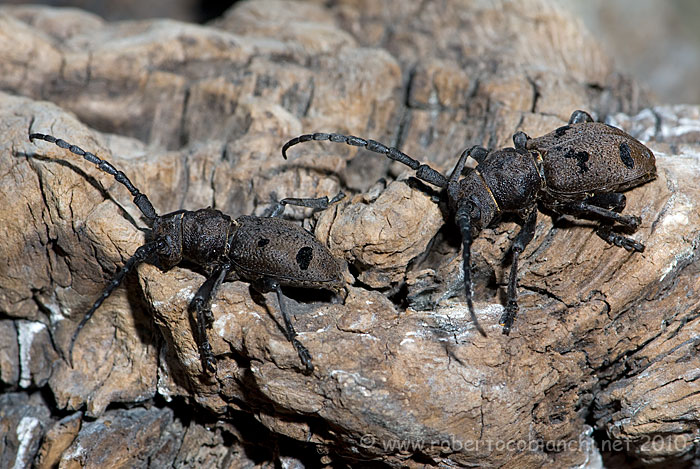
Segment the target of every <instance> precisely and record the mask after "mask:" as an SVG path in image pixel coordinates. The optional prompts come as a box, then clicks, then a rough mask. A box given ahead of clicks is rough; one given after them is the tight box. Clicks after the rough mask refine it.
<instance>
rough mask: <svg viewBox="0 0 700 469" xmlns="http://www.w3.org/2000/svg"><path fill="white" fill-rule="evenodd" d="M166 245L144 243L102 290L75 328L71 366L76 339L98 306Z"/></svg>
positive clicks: (157, 242) (159, 241) (71, 344)
mask: <svg viewBox="0 0 700 469" xmlns="http://www.w3.org/2000/svg"><path fill="white" fill-rule="evenodd" d="M164 245H165V241H163V240H156V241H151V242H149V243H146V244H144V245H143V246H141V247H139V248H138V249H137V250H136V252H135V253H134V255H133V256H131V257H130V258H129V260H127V261H126V263H124V265H123V266H122V268H121V269H119V271H118V272H117V273H116V274H115V275H114V277H113V278H112V280H111V281H110V282H109V285H107V286H106V287H105V289H104V290H103V291H102V294H101V295H100V297H99V298H98V299H97V300H96V301H95V303H94V304H93V305H92V308H90V310H89V311H88V312H87V313H85V316H84V317H83V319H82V320H81V321H80V323H79V324H78V327H77V328H76V329H75V332H74V333H73V337H71V340H70V346H69V347H68V361H69V363H70V366H71V367H72V366H73V346H74V345H75V341H76V339H77V338H78V334H80V331H81V330H82V329H83V327H84V326H85V324H86V323H87V322H88V321H89V320H90V318H91V317H92V315H93V314H95V311H97V308H99V307H100V305H101V304H102V302H103V301H104V300H106V299H107V298H108V297H109V295H111V294H112V292H113V291H114V289H115V288H117V287H118V286H119V285H120V284H121V283H122V280H124V276H125V275H126V274H127V273H128V272H129V271H130V270H131V269H133V268H134V267H136V266H137V265H139V264H141V263H143V262H146V261H147V260H148V259H149V258H150V257H151V256H153V254H155V253H156V252H157V251H158V250H159V249H161V248H162V247H163V246H164Z"/></svg>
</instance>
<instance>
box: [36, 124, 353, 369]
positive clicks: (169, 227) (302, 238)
mask: <svg viewBox="0 0 700 469" xmlns="http://www.w3.org/2000/svg"><path fill="white" fill-rule="evenodd" d="M29 139H30V141H31V140H34V139H40V140H45V141H47V142H49V143H54V144H56V145H58V146H59V147H61V148H65V149H67V150H69V151H70V152H72V153H74V154H76V155H79V156H82V157H83V158H85V159H86V160H87V161H89V162H90V163H93V164H95V165H96V166H97V168H98V169H100V170H102V171H104V172H105V173H107V174H110V175H112V176H114V179H115V180H116V181H117V182H119V183H121V184H123V185H124V186H125V187H126V188H127V189H128V190H129V192H131V195H132V196H133V197H134V203H135V204H136V206H137V207H138V208H139V210H140V211H141V213H142V214H143V216H144V217H145V218H146V220H147V222H148V224H149V225H150V226H151V240H150V241H148V242H147V243H146V244H144V245H143V246H141V247H139V248H138V249H137V250H136V252H135V253H134V255H133V256H131V257H130V258H129V259H128V260H127V261H126V263H125V264H124V266H123V267H122V268H121V269H119V271H117V273H116V274H115V275H114V277H113V278H112V280H111V281H110V282H109V284H108V285H107V287H105V289H104V290H103V292H102V294H101V295H100V297H99V298H98V299H97V300H96V301H95V303H94V304H93V305H92V307H91V308H90V310H89V311H88V312H87V313H86V314H85V316H84V317H83V319H82V320H81V321H80V323H79V324H78V327H77V329H76V330H75V332H74V333H73V336H72V338H71V341H70V348H69V352H68V355H69V360H70V363H71V366H72V364H73V346H74V345H75V341H76V339H77V338H78V334H79V333H80V331H81V330H82V328H83V327H84V326H85V324H86V323H87V322H88V321H89V320H90V318H91V317H92V315H93V314H94V313H95V311H96V310H97V308H99V307H100V305H101V304H102V302H103V301H104V300H105V299H107V297H108V296H109V295H110V294H111V293H112V292H113V291H114V289H115V288H117V287H118V286H119V284H120V283H121V282H122V280H123V279H124V276H125V275H126V274H127V273H128V272H129V271H130V270H131V269H133V268H134V267H136V266H137V265H138V264H141V263H142V262H146V261H149V260H153V259H157V260H158V262H159V264H160V267H161V268H162V269H163V270H168V269H170V268H172V267H174V266H176V265H177V264H179V263H180V262H182V261H189V262H191V263H193V264H195V265H197V266H199V267H200V268H202V270H203V271H204V272H205V274H206V277H207V280H206V281H205V282H204V284H202V286H201V287H200V288H199V290H197V293H195V295H194V297H193V298H192V301H191V302H190V305H189V311H190V312H191V313H194V314H196V318H197V331H196V334H197V336H196V341H197V345H198V347H199V353H200V358H201V361H202V365H203V368H204V369H205V370H207V371H208V372H210V373H214V372H215V371H216V359H215V358H214V355H213V353H212V350H211V345H210V344H209V339H208V338H207V329H209V328H211V326H212V324H213V321H214V316H213V315H212V312H211V302H212V299H213V298H214V297H215V295H216V292H217V290H218V289H219V287H220V286H221V283H222V282H223V281H224V280H237V279H241V280H244V281H248V282H250V283H251V285H252V287H253V288H254V289H255V290H257V291H259V292H261V293H266V292H270V291H274V292H276V293H277V300H278V302H279V308H280V313H281V314H282V319H283V320H284V332H285V336H286V337H287V339H288V340H289V341H290V342H291V343H292V345H293V346H294V348H295V349H296V351H297V353H298V354H299V358H300V359H301V362H302V363H303V365H304V367H305V372H306V373H311V372H312V371H313V364H312V362H311V354H310V353H309V351H308V350H307V349H306V347H304V345H302V344H301V342H299V340H298V339H297V333H296V331H295V330H294V326H293V325H292V321H291V319H290V317H289V312H288V311H287V310H286V308H285V305H284V301H283V297H284V295H283V294H282V290H281V288H280V287H281V286H291V287H303V288H316V289H326V290H330V291H332V292H334V293H336V294H341V293H342V291H343V289H344V285H345V283H344V279H343V276H342V273H341V269H340V266H339V265H338V263H337V262H336V260H335V259H334V258H333V256H332V255H331V253H330V251H329V250H328V249H327V248H326V247H325V246H324V245H323V244H321V243H320V242H319V241H318V240H317V239H316V238H315V237H314V236H313V235H312V234H311V233H309V232H308V231H306V230H305V229H303V228H302V227H300V226H298V225H296V224H294V223H292V222H290V221H287V220H283V219H281V218H276V217H277V216H279V215H281V214H282V212H283V211H284V207H285V205H288V204H290V205H299V206H304V207H312V208H319V209H323V208H326V207H328V205H330V204H332V203H335V202H337V201H338V200H340V199H342V198H343V197H344V194H343V193H342V192H341V193H339V194H338V195H337V196H336V197H334V198H333V199H332V200H331V201H329V200H328V198H327V197H322V198H318V199H296V198H288V199H283V200H281V201H280V202H279V203H277V204H276V205H275V206H273V208H272V210H269V211H268V213H267V215H269V216H263V217H256V216H241V217H238V218H236V219H235V220H233V219H231V217H229V216H228V215H226V214H224V213H222V212H220V211H219V210H215V209H213V208H211V207H209V208H205V209H200V210H197V211H189V210H177V211H175V212H172V213H168V214H166V215H158V214H157V213H156V211H155V209H154V208H153V205H152V204H151V202H150V201H149V200H148V197H146V195H145V194H142V193H141V192H140V191H139V190H138V189H137V188H136V187H134V185H133V184H132V183H131V181H129V178H127V177H126V175H125V174H124V173H123V172H121V171H119V170H117V169H116V168H115V167H114V166H112V165H111V164H110V163H108V162H107V161H105V160H102V159H100V158H98V157H97V156H95V155H94V154H93V153H90V152H87V151H85V150H83V149H81V148H79V147H77V146H75V145H71V144H70V143H68V142H66V141H65V140H61V139H57V138H56V137H53V136H51V135H44V134H40V133H32V134H30V135H29Z"/></svg>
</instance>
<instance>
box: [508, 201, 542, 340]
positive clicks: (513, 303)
mask: <svg viewBox="0 0 700 469" xmlns="http://www.w3.org/2000/svg"><path fill="white" fill-rule="evenodd" d="M536 226H537V207H533V208H532V209H531V211H530V213H529V214H528V215H527V218H526V219H525V223H524V224H523V226H522V228H520V232H519V233H518V235H517V236H516V237H515V241H513V246H512V247H511V250H512V252H513V263H512V265H511V267H510V276H509V278H508V303H507V305H506V309H505V311H504V312H503V315H501V320H500V321H499V322H500V324H501V325H502V326H503V334H505V335H508V334H510V328H511V327H512V326H513V321H514V320H515V316H516V315H517V314H518V309H519V308H518V259H519V258H520V254H521V253H522V252H523V251H524V250H525V248H526V247H527V245H528V244H530V241H532V238H533V237H534V236H535V227H536Z"/></svg>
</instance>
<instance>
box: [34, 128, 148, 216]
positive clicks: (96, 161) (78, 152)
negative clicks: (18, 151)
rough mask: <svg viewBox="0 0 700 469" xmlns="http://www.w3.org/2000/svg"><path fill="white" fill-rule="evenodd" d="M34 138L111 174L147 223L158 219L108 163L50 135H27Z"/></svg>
mask: <svg viewBox="0 0 700 469" xmlns="http://www.w3.org/2000/svg"><path fill="white" fill-rule="evenodd" d="M35 138H38V139H40V140H45V141H47V142H49V143H54V144H56V145H58V146H59V147H61V148H65V149H67V150H69V151H70V152H71V153H75V154H76V155H78V156H82V157H83V158H85V159H86V160H88V161H89V162H90V163H92V164H94V165H96V166H97V168H98V169H101V170H102V171H104V172H105V173H107V174H111V175H112V176H114V179H115V180H116V181H117V182H120V183H122V184H124V187H126V188H127V189H128V190H129V192H131V195H133V196H134V203H135V204H136V206H137V207H138V208H139V210H141V213H143V216H145V217H146V218H147V219H148V221H149V222H151V223H152V222H153V221H154V220H155V219H156V218H158V214H157V213H156V211H155V209H154V208H153V205H152V204H151V201H150V200H148V197H146V196H145V195H144V194H142V193H141V191H139V190H138V189H137V188H136V187H134V185H133V184H132V183H131V181H129V178H128V177H126V174H124V173H123V172H121V171H118V170H117V169H116V168H115V167H114V166H112V165H111V164H110V163H108V162H107V161H105V160H101V159H99V158H98V157H97V156H96V155H95V154H94V153H90V152H89V151H85V150H83V149H82V148H80V147H77V146H75V145H72V144H70V143H68V142H66V141H65V140H62V139H60V138H56V137H54V136H52V135H44V134H29V140H34V139H35Z"/></svg>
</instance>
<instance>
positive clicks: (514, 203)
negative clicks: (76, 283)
mask: <svg viewBox="0 0 700 469" xmlns="http://www.w3.org/2000/svg"><path fill="white" fill-rule="evenodd" d="M311 140H321V141H322V140H329V141H331V142H341V143H346V144H348V145H353V146H359V147H365V148H366V149H368V150H370V151H372V152H375V153H380V154H383V155H386V156H387V157H389V158H391V159H393V160H396V161H398V162H400V163H403V164H405V165H407V166H409V167H410V168H412V169H414V170H416V176H417V177H418V178H419V179H421V180H423V181H426V182H428V183H430V184H434V185H436V186H438V187H441V188H444V189H446V192H447V197H448V202H449V205H450V209H451V211H452V213H453V214H454V219H455V222H456V224H457V226H458V227H459V229H460V231H461V234H462V246H463V250H462V252H463V254H462V255H463V267H464V284H465V290H466V299H467V304H468V307H469V312H470V314H471V317H472V321H473V322H474V324H475V326H476V328H477V330H478V331H479V332H480V333H481V334H482V335H486V333H485V332H484V330H483V328H482V327H481V326H480V325H479V322H478V320H477V318H476V314H475V313H474V305H473V303H472V282H471V272H470V270H471V269H470V266H471V260H470V258H471V245H472V239H473V237H474V236H476V235H478V233H479V232H480V230H481V229H482V228H484V227H486V226H488V225H489V224H491V223H493V222H495V221H496V220H498V219H499V217H500V215H501V214H503V213H512V214H515V215H516V216H517V217H518V218H519V222H520V224H521V229H520V231H519V233H518V234H517V235H516V237H515V240H514V242H513V245H512V255H513V256H512V260H513V262H512V266H511V269H510V276H509V279H508V290H507V304H506V307H505V310H504V312H503V315H502V316H501V320H500V323H501V325H502V326H503V333H504V334H506V335H507V334H509V333H510V330H511V327H512V325H513V321H514V320H515V316H516V314H517V312H518V291H517V270H518V260H519V257H520V254H521V253H522V252H523V250H524V249H525V247H526V246H527V245H528V243H530V241H531V240H532V238H533V236H534V234H535V225H536V222H537V204H538V202H539V203H541V204H542V206H544V207H545V208H547V209H549V210H551V211H553V212H556V213H559V214H567V215H572V216H574V217H577V218H578V217H581V218H593V219H596V220H599V221H600V224H599V226H598V227H597V228H596V233H597V234H598V235H599V236H600V237H601V238H602V239H604V240H605V241H607V242H608V243H611V244H614V245H616V246H620V247H623V248H625V249H627V250H628V251H637V252H642V251H644V245H643V244H642V243H640V242H638V241H635V240H633V239H631V238H629V237H627V236H625V235H623V234H621V233H620V231H628V232H634V231H636V230H637V228H638V227H639V224H640V222H641V220H640V218H639V217H637V216H634V215H631V216H630V215H621V214H620V212H622V210H623V209H624V207H625V204H626V198H625V195H624V194H622V192H623V191H625V190H627V189H630V188H632V187H635V186H638V185H640V184H644V183H645V182H648V181H651V180H652V179H654V178H655V177H656V165H655V158H654V154H653V153H652V152H651V150H649V149H648V148H647V147H646V146H644V145H643V144H642V143H640V142H639V141H638V140H636V139H635V138H633V137H632V136H630V135H628V134H627V133H625V132H623V131H622V130H620V129H618V128H615V127H612V126H610V125H607V124H603V123H598V122H594V121H593V119H592V118H591V116H590V114H588V113H586V112H584V111H580V110H579V111H574V113H573V114H571V117H570V119H569V124H568V125H565V126H563V127H559V128H558V129H556V130H554V131H553V132H550V133H548V134H546V135H543V136H541V137H538V138H530V137H528V136H527V135H526V134H525V133H524V132H517V133H516V134H515V135H513V143H514V148H503V149H500V150H496V151H489V150H487V149H485V148H483V147H481V146H473V147H471V148H469V149H467V150H465V151H464V152H463V153H462V155H461V156H460V158H459V161H458V162H457V165H456V166H455V168H454V170H453V171H452V174H451V175H450V177H449V179H448V178H446V177H445V176H443V175H442V174H441V173H439V172H438V171H436V170H434V169H432V168H431V167H430V166H428V165H425V164H421V163H420V162H419V161H417V160H415V159H413V158H411V157H410V156H408V155H406V154H405V153H403V152H401V151H400V150H398V149H397V148H394V147H388V146H386V145H384V144H382V143H379V142H376V141H374V140H367V139H364V138H359V137H354V136H349V135H340V134H332V133H331V134H329V133H314V134H306V135H301V136H299V137H296V138H293V139H292V140H290V141H288V142H287V143H286V144H285V145H284V146H283V147H282V156H284V158H287V150H288V149H289V148H290V147H291V146H293V145H296V144H298V143H301V142H307V141H311ZM469 156H471V157H473V158H474V159H475V160H476V161H477V163H478V165H477V167H476V168H474V169H472V170H470V171H469V172H468V173H467V174H466V175H465V177H464V178H462V179H460V177H461V175H462V171H463V170H464V166H465V163H466V161H467V158H468V157H469Z"/></svg>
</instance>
